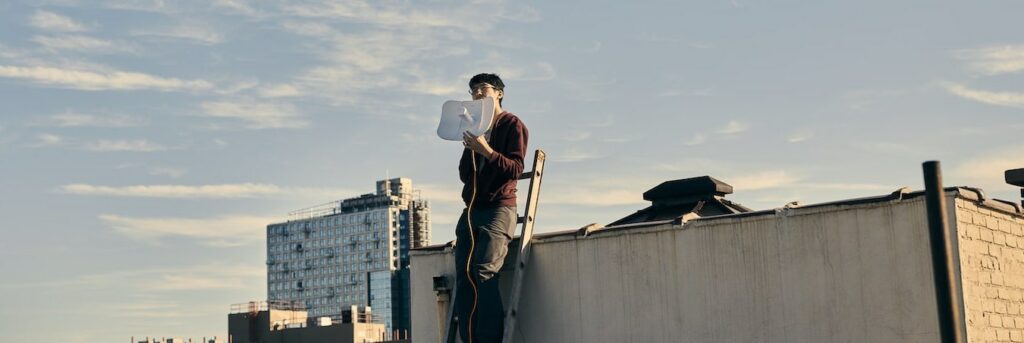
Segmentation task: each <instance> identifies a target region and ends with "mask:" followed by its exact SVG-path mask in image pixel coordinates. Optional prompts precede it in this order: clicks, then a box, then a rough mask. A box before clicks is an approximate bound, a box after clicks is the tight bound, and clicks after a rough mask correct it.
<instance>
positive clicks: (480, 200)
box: [459, 112, 530, 208]
mask: <svg viewBox="0 0 1024 343" xmlns="http://www.w3.org/2000/svg"><path fill="white" fill-rule="evenodd" d="M490 135H491V137H490V139H488V140H487V142H488V143H489V144H490V145H491V148H492V149H494V151H497V152H498V157H497V158H495V159H494V160H493V161H488V160H487V158H486V157H483V156H480V155H479V154H474V153H473V151H472V150H469V149H468V148H467V149H463V150H462V159H461V160H460V161H459V179H461V180H462V184H463V186H462V201H464V202H465V203H466V205H467V206H468V205H469V199H470V198H471V197H472V196H473V195H472V194H473V161H472V160H470V158H472V157H476V166H477V175H476V200H475V201H474V202H473V207H474V208H488V207H498V206H515V205H516V182H517V181H519V176H520V175H522V174H523V158H524V157H525V156H526V142H527V140H528V138H529V136H530V133H529V131H527V130H526V125H525V124H523V121H522V120H519V117H516V116H515V115H514V114H512V113H510V112H502V113H501V117H500V118H498V121H497V122H496V123H494V127H493V128H491V132H490Z"/></svg>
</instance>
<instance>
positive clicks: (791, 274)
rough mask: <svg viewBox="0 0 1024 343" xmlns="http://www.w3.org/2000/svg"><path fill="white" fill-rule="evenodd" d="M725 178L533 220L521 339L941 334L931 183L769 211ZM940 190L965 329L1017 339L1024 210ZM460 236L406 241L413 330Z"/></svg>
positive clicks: (433, 327) (965, 191)
mask: <svg viewBox="0 0 1024 343" xmlns="http://www.w3.org/2000/svg"><path fill="white" fill-rule="evenodd" d="M1008 180H1009V178H1008ZM1018 183H1020V184H1021V185H1024V178H1022V179H1021V180H1020V182H1018ZM731 192H732V187H729V186H728V185H726V184H724V183H722V182H720V181H718V180H715V179H712V178H707V177H704V178H693V179H684V180H675V181H670V182H666V183H664V184H662V185H660V186H658V187H655V188H652V189H651V190H650V191H648V192H647V193H644V198H645V199H647V200H650V201H651V202H652V203H651V206H649V207H647V208H644V209H641V210H639V211H637V212H635V213H633V214H630V215H628V216H626V217H623V218H622V219H619V220H617V221H615V222H613V223H612V224H609V225H608V226H606V227H603V228H602V227H599V226H597V225H593V226H587V227H585V228H583V229H579V230H569V231H561V232H550V233H542V234H537V235H535V236H534V243H533V248H532V250H531V255H530V256H531V257H530V261H529V265H528V266H527V269H526V275H525V280H524V284H523V285H524V288H523V289H522V294H521V298H520V300H519V301H520V302H519V306H520V307H519V311H518V312H517V313H518V315H517V319H518V322H517V324H518V325H517V327H516V328H515V331H514V332H515V338H516V339H515V342H937V341H939V321H938V312H937V306H936V300H935V299H936V298H935V286H934V276H933V274H932V260H931V251H930V244H929V229H928V219H927V214H926V212H927V211H926V201H925V196H924V192H921V191H917V192H913V191H909V190H908V189H905V188H904V189H900V190H897V191H895V192H893V193H890V194H885V195H881V196H876V197H868V198H858V199H846V200H839V201H835V202H829V203H822V204H811V205H800V204H797V203H790V204H786V205H784V206H782V207H780V208H775V209H769V210H763V211H750V210H749V209H747V208H745V207H743V206H740V205H737V204H735V203H732V202H731V201H728V200H726V199H724V196H725V194H728V193H731ZM945 199H946V204H947V209H948V218H949V226H950V230H951V232H952V233H953V236H954V238H955V239H954V240H953V242H952V248H953V253H954V255H955V256H954V262H955V263H958V265H954V268H953V273H954V275H955V279H956V283H957V285H955V287H956V288H957V289H960V290H961V291H962V300H963V302H962V303H960V304H955V305H956V306H958V307H959V309H960V311H963V312H962V313H965V316H964V317H963V318H962V322H961V323H960V325H961V326H962V327H964V328H965V331H964V332H965V333H966V335H967V339H966V340H965V342H967V341H969V342H995V341H1000V342H1005V341H1022V340H1024V338H1022V337H1024V333H1022V332H1024V315H1022V313H1024V312H1022V311H1021V309H1022V308H1024V307H1022V304H1024V209H1022V206H1021V204H1020V203H1017V202H1016V201H1002V200H995V199H989V198H986V197H985V195H984V193H983V192H982V191H981V190H979V189H976V188H970V187H951V188H946V189H945ZM541 204H543V201H541ZM541 206H543V205H541ZM545 215H547V214H546V212H545V211H544V209H543V208H541V209H540V210H539V212H538V216H540V217H544V216H545ZM552 215H554V214H552ZM512 244H518V242H516V241H514V242H513V243H512ZM452 250H453V249H452V247H451V246H446V245H438V246H432V247H425V248H422V249H417V250H415V251H413V252H412V259H413V261H412V265H413V268H412V310H413V323H412V329H413V332H414V333H415V336H416V339H417V341H423V342H428V341H435V340H437V339H438V337H439V335H440V332H441V331H442V330H443V329H444V319H443V315H444V313H445V309H446V307H447V304H445V301H446V300H447V296H446V293H445V292H447V291H449V290H448V287H445V285H444V282H436V281H438V280H440V281H443V280H445V279H444V278H443V277H447V279H448V280H451V279H452V275H454V273H455V272H456V271H455V270H454V267H453V265H452V262H451V261H452V255H451V254H452ZM515 250H516V249H510V254H509V255H510V256H509V257H508V259H506V263H505V266H506V267H507V268H506V269H503V270H502V274H506V275H505V277H503V278H502V281H506V280H511V279H512V278H511V277H509V276H510V275H508V274H509V273H511V270H510V269H511V268H513V266H514V265H515V263H513V262H511V261H515V260H514V259H515V258H516V256H515ZM437 277H442V278H438V279H435V278H437ZM449 284H450V283H449ZM508 286H509V282H505V283H503V284H502V287H503V288H504V289H503V292H504V293H503V295H506V296H507V295H508V292H507V290H508ZM506 304H507V303H506Z"/></svg>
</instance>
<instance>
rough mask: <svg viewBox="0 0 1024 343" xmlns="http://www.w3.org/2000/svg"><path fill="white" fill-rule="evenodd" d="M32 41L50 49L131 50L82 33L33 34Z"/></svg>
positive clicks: (107, 51)
mask: <svg viewBox="0 0 1024 343" xmlns="http://www.w3.org/2000/svg"><path fill="white" fill-rule="evenodd" d="M32 41H33V42H36V43H37V44H39V45H41V46H43V47H44V48H47V49H50V50H77V51H93V52H104V53H112V52H119V51H131V49H128V48H126V47H121V46H116V45H114V43H112V42H110V41H108V40H102V39H97V38H93V37H89V36H82V35H65V36H33V37H32Z"/></svg>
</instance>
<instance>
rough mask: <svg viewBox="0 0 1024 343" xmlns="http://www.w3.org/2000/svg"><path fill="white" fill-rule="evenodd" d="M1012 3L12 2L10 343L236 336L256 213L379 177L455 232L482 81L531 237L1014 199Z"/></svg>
mask: <svg viewBox="0 0 1024 343" xmlns="http://www.w3.org/2000/svg"><path fill="white" fill-rule="evenodd" d="M1020 13H1024V3H1022V2H1013V1H973V2H955V1H938V2H935V1H929V2H891V1H856V2H823V3H807V2H799V1H765V2H750V1H744V0H733V1H702V2H692V1H690V2H680V1H644V2H629V1H564V2H553V1H545V2H540V1H502V0H480V1H471V2H449V1H429V0H428V1H327V0H322V1H321V0H308V1H279V2H268V1H260V2H256V1H253V2H249V1H244V0H214V1H160V0H98V1H75V0H54V1H38V2H25V1H5V2H2V3H0V176H2V177H0V190H2V194H3V195H2V198H0V199H2V202H0V218H3V219H4V220H3V223H2V224H0V230H2V231H0V233H2V235H3V238H2V239H0V275H2V277H0V291H2V292H3V294H4V295H5V296H4V297H3V298H2V300H0V341H4V342H28V341H36V342H58V341H59V342H110V341H123V340H125V339H128V338H129V337H131V336H135V337H145V336H151V337H188V338H193V339H199V338H201V337H204V336H205V337H211V336H214V335H216V336H220V337H224V335H226V332H227V317H226V316H227V313H228V311H229V308H230V305H231V304H234V303H242V302H246V301H250V300H261V299H264V298H265V297H266V285H265V270H266V266H265V260H266V252H265V228H266V225H267V224H270V223H275V222H280V221H282V220H285V219H287V216H288V213H289V212H290V211H293V210H297V209H301V208H306V207H310V206H315V205H318V204H324V203H328V202H330V201H333V200H338V199H344V198H348V197H354V196H358V195H360V194H363V193H369V192H372V191H373V189H374V182H375V181H376V180H380V179H384V178H386V177H408V178H411V179H412V180H413V184H414V187H416V188H419V189H421V190H422V196H423V198H425V199H428V200H430V201H431V205H432V218H433V223H432V224H433V239H432V241H433V243H444V242H447V241H449V240H452V239H453V238H454V233H453V230H454V229H453V227H454V224H453V222H454V221H455V220H456V219H457V215H458V213H459V211H460V209H461V206H462V205H461V203H460V200H459V197H458V192H459V190H460V187H461V184H460V183H459V181H458V177H457V163H458V158H459V154H460V152H461V149H462V147H461V145H460V144H459V143H458V142H450V141H443V140H441V139H439V138H438V137H437V136H436V134H435V130H436V128H437V124H438V120H439V118H440V109H441V105H442V103H443V102H444V101H446V100H468V99H469V95H468V94H467V93H466V91H467V90H468V85H467V82H468V79H469V77H471V76H472V75H474V74H476V73H480V72H495V73H498V74H500V75H501V76H502V77H503V79H504V81H505V84H506V89H505V96H506V97H505V100H504V107H505V109H507V110H508V111H510V112H513V113H515V114H516V115H517V116H519V117H520V118H521V119H522V120H523V121H524V122H525V123H526V125H527V126H528V128H529V133H530V140H529V146H530V147H529V149H530V150H533V149H538V148H539V149H543V150H544V151H546V152H547V154H548V156H549V159H548V162H547V166H546V175H545V178H544V182H543V189H542V191H541V200H540V202H539V204H540V207H539V209H538V214H537V221H536V223H537V224H536V225H537V227H536V230H537V232H550V231H560V230H570V229H576V228H580V227H583V226H585V225H587V224H589V223H599V224H606V223H609V222H611V221H614V220H616V219H618V218H621V217H624V216H626V215H628V214H630V213H632V212H634V211H636V210H638V209H641V208H643V207H645V206H646V204H647V203H646V202H645V201H644V200H643V199H642V197H641V194H642V193H643V192H644V191H646V190H648V189H650V188H651V187H654V186H656V185H657V184H659V183H661V182H663V181H666V180H672V179H681V178H686V177H694V176H702V175H711V176H713V177H716V178H718V179H720V180H722V181H724V182H726V183H729V184H731V185H733V186H734V188H735V193H734V194H730V195H728V196H727V198H728V199H731V200H733V201H736V202H738V203H740V204H743V205H746V206H748V207H751V208H754V209H758V210H761V209H771V208H777V207H781V206H783V205H785V204H786V203H789V202H792V201H799V202H800V203H803V204H809V203H816V202H825V201H834V200H841V199H849V198H854V197H863V196H875V195H882V194H887V193H890V192H892V191H895V190H897V189H899V188H901V187H905V186H906V187H910V188H912V189H922V188H923V186H922V185H923V183H922V181H921V180H922V176H921V163H922V162H924V161H926V160H940V161H941V162H942V166H943V172H944V177H945V184H946V185H965V186H973V187H981V188H982V189H984V191H985V194H986V196H988V197H990V198H1001V199H1007V200H1011V201H1019V200H1020V194H1019V191H1018V190H1017V189H1014V188H1013V187H1011V186H1009V185H1006V184H1005V183H1004V182H1003V171H1004V170H1006V169H1012V168H1022V167H1024V145H1022V144H1021V141H1020V132H1022V131H1024V38H1022V36H1021V35H1020V33H1021V32H1024V21H1021V20H1019V15H1020ZM531 157H532V155H531ZM530 163H532V161H531V160H528V161H527V164H530ZM521 188H526V187H525V185H524V186H522V187H521ZM521 198H522V196H521Z"/></svg>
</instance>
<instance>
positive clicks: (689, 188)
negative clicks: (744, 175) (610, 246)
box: [607, 176, 750, 226]
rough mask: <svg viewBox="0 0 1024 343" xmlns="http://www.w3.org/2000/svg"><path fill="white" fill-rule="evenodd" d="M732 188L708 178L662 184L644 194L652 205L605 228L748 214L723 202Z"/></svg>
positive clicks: (741, 207)
mask: <svg viewBox="0 0 1024 343" xmlns="http://www.w3.org/2000/svg"><path fill="white" fill-rule="evenodd" d="M731 193H732V186H730V185H729V184H727V183H725V182H722V181H720V180H718V179H715V178H713V177H710V176H700V177H693V178H689V179H679V180H672V181H665V182H662V183H661V184H660V185H657V186H655V187H654V188H651V189H650V190H648V191H646V192H644V200H647V201H650V202H651V206H648V207H647V208H645V209H642V210H639V211H636V213H633V214H631V215H628V216H626V217H625V218H622V219H619V220H616V221H614V222H612V223H611V224H608V225H607V226H615V225H624V224H633V223H643V222H652V221H661V220H673V219H678V218H682V217H683V216H685V215H687V214H690V213H693V214H696V215H697V216H700V217H707V216H716V215H723V214H733V213H742V212H750V209H749V208H747V207H745V206H743V205H740V204H737V203H734V202H732V201H729V200H726V199H725V195H726V194H731Z"/></svg>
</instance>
